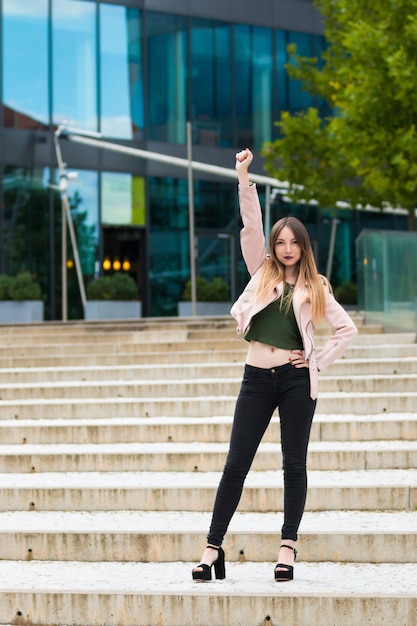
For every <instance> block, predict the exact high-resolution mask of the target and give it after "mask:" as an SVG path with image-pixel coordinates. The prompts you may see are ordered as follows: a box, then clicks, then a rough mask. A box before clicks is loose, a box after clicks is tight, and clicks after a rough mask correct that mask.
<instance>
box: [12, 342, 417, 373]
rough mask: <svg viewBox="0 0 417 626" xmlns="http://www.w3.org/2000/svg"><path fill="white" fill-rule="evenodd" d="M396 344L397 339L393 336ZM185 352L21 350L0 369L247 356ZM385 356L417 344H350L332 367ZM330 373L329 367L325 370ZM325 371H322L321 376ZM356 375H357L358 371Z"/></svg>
mask: <svg viewBox="0 0 417 626" xmlns="http://www.w3.org/2000/svg"><path fill="white" fill-rule="evenodd" d="M397 341H398V337H397ZM185 347H186V348H187V350H185V349H184V347H183V348H181V350H180V351H178V352H175V351H173V350H170V349H165V350H164V351H163V350H162V349H161V350H158V351H155V352H141V351H136V352H130V353H121V352H119V353H117V354H114V353H111V354H96V353H92V352H90V353H88V354H87V353H86V352H84V353H81V354H78V355H73V354H65V351H64V352H63V353H62V354H51V353H50V352H48V351H45V350H43V351H41V353H40V354H36V355H34V354H31V355H28V354H27V353H26V351H25V350H22V351H21V352H20V353H19V354H18V355H17V356H11V355H10V354H7V355H6V353H3V356H2V355H0V368H2V370H4V369H7V370H8V369H10V368H20V369H23V368H37V367H41V368H42V367H50V368H51V369H53V368H57V367H58V368H59V367H85V368H88V367H94V366H99V367H100V366H103V367H105V366H111V367H118V366H128V365H140V364H145V365H150V364H154V365H155V364H156V365H166V364H169V365H172V364H182V363H188V364H190V363H191V364H196V363H197V364H205V363H218V362H231V363H233V362H234V363H239V364H242V365H243V363H244V361H245V358H246V353H247V344H246V342H242V341H233V344H232V345H231V348H230V349H227V350H223V349H216V350H213V349H212V348H211V347H210V348H209V349H207V348H206V349H205V350H195V349H189V348H190V346H188V345H186V346H185ZM387 354H389V355H390V357H389V358H390V359H391V361H392V363H393V365H396V359H401V360H403V359H407V358H415V357H417V344H416V343H395V344H394V343H393V344H381V345H373V346H367V345H364V346H360V345H352V346H350V347H349V348H348V349H347V350H346V352H345V357H342V358H341V359H339V360H338V361H336V362H335V363H334V364H332V366H331V368H332V369H333V368H334V367H336V368H338V367H340V368H342V369H343V363H344V361H345V360H346V361H348V360H349V361H351V360H352V359H355V360H357V361H358V360H360V361H363V360H364V359H365V360H368V359H373V360H381V361H382V360H383V359H386V358H387ZM329 371H330V368H329ZM326 372H327V370H326V371H325V372H323V375H325V374H326ZM358 373H360V372H358Z"/></svg>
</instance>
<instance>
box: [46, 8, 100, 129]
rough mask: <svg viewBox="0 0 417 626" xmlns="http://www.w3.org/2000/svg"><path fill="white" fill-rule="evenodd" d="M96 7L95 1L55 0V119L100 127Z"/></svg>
mask: <svg viewBox="0 0 417 626" xmlns="http://www.w3.org/2000/svg"><path fill="white" fill-rule="evenodd" d="M95 18H96V9H95V4H93V3H92V2H83V1H79V0H53V5H52V49H53V119H54V123H56V124H59V123H63V122H67V123H68V124H70V125H73V126H78V127H80V128H83V129H86V130H94V131H95V130H97V86H96V78H97V67H96V66H97V64H96V21H95Z"/></svg>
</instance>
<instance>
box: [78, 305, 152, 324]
mask: <svg viewBox="0 0 417 626" xmlns="http://www.w3.org/2000/svg"><path fill="white" fill-rule="evenodd" d="M141 315H142V303H141V302H140V301H139V300H88V302H87V304H86V307H85V310H84V318H85V319H86V320H121V319H136V318H138V317H141Z"/></svg>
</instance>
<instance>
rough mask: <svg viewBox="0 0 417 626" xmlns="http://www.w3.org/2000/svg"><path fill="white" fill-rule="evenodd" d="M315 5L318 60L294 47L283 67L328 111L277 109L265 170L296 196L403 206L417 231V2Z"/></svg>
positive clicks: (361, 0) (323, 0)
mask: <svg viewBox="0 0 417 626" xmlns="http://www.w3.org/2000/svg"><path fill="white" fill-rule="evenodd" d="M315 5H316V6H317V8H318V9H319V10H320V11H321V13H322V14H323V16H324V19H325V36H326V39H327V43H328V46H327V49H326V51H325V52H324V54H323V58H322V59H316V58H306V57H301V56H298V55H297V51H296V47H295V46H291V47H290V49H289V52H290V56H291V63H289V64H288V65H287V70H288V72H289V74H290V76H291V77H293V78H295V79H298V80H300V81H301V82H302V83H303V86H304V88H305V89H306V90H307V91H309V92H310V93H312V94H314V95H318V96H321V97H322V98H323V99H324V100H325V101H326V102H327V103H328V105H329V107H330V110H332V111H333V115H329V116H328V117H324V118H321V117H320V116H319V113H318V110H317V109H315V108H310V109H309V110H308V111H306V112H304V113H301V114H298V115H294V116H293V115H290V114H289V113H288V112H283V113H282V115H281V119H280V121H279V122H277V125H278V127H279V129H280V138H279V139H278V140H277V141H275V142H270V143H267V144H265V145H264V147H263V151H262V152H263V155H264V156H265V159H266V160H265V167H266V170H267V171H268V173H269V174H270V175H272V176H275V177H276V178H279V179H284V180H288V181H289V182H290V191H289V194H290V195H291V196H292V197H293V198H294V199H295V200H302V199H305V200H309V199H312V198H314V199H316V200H317V201H318V202H319V203H320V204H321V205H322V206H323V207H332V206H333V207H334V206H335V205H336V203H337V201H344V202H346V203H348V204H350V205H351V206H353V207H356V206H358V205H359V206H360V205H362V206H364V205H366V204H372V205H373V206H379V207H381V208H383V207H384V206H386V205H388V206H393V207H403V208H405V209H407V211H408V216H409V219H408V225H409V229H410V230H416V219H415V207H416V204H417V89H416V87H415V77H416V76H417V0H315Z"/></svg>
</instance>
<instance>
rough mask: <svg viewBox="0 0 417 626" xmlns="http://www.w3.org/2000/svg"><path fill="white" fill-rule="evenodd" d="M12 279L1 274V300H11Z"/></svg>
mask: <svg viewBox="0 0 417 626" xmlns="http://www.w3.org/2000/svg"><path fill="white" fill-rule="evenodd" d="M9 286H10V277H9V276H6V275H5V274H0V300H10V299H11V298H10V296H9Z"/></svg>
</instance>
